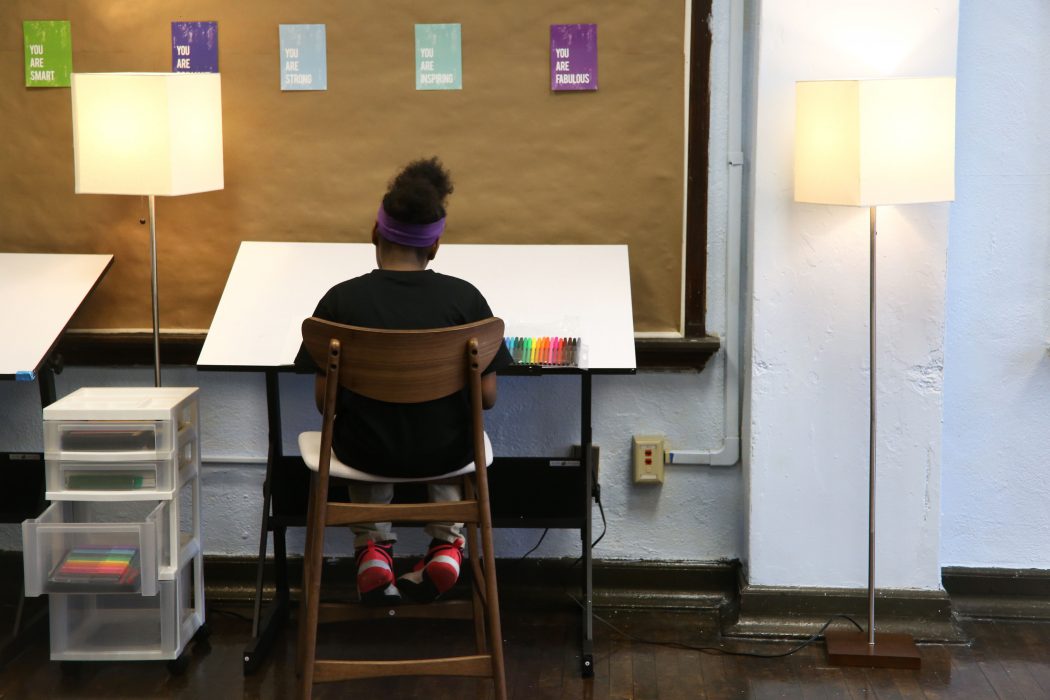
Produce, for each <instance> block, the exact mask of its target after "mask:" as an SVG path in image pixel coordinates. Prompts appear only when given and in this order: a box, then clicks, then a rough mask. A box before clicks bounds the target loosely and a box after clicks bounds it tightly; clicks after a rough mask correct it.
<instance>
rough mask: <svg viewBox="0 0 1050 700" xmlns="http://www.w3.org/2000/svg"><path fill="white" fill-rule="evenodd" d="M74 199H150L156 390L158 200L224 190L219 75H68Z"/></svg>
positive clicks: (157, 349) (157, 358)
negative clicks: (126, 196)
mask: <svg viewBox="0 0 1050 700" xmlns="http://www.w3.org/2000/svg"><path fill="white" fill-rule="evenodd" d="M71 92H72V101H73V170H74V177H75V183H76V184H75V192H77V193H78V194H131V195H144V196H147V197H149V235H150V279H151V283H152V299H153V378H154V383H155V385H156V386H160V311H159V302H158V296H157V227H156V216H155V201H154V198H155V197H156V196H175V195H182V194H192V193H194V192H209V191H211V190H221V189H222V188H223V167H222V98H221V89H220V81H219V74H218V73H74V74H73V77H72V90H71Z"/></svg>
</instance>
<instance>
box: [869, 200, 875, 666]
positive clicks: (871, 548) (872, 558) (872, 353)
mask: <svg viewBox="0 0 1050 700" xmlns="http://www.w3.org/2000/svg"><path fill="white" fill-rule="evenodd" d="M868 218H869V221H870V226H869V228H870V230H871V243H870V245H869V249H868V258H869V260H868V278H869V279H868V334H869V337H868V366H869V375H868V403H869V408H868V411H869V415H870V421H869V426H868V645H869V646H872V647H874V646H875V423H876V421H875V404H876V400H875V207H874V206H873V207H871V208H870V210H869V216H868Z"/></svg>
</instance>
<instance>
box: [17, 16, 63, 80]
mask: <svg viewBox="0 0 1050 700" xmlns="http://www.w3.org/2000/svg"><path fill="white" fill-rule="evenodd" d="M22 39H23V42H24V43H25V54H26V87H69V76H70V74H71V73H72V72H73V41H72V32H71V31H70V29H69V22H68V21H67V20H30V21H28V22H22Z"/></svg>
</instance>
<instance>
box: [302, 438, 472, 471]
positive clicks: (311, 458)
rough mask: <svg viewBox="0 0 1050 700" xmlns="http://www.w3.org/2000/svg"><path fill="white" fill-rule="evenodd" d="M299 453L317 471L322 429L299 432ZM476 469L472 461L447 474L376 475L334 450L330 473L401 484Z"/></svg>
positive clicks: (319, 459)
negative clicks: (348, 462) (341, 458)
mask: <svg viewBox="0 0 1050 700" xmlns="http://www.w3.org/2000/svg"><path fill="white" fill-rule="evenodd" d="M484 435H485V466H486V467H487V466H489V465H490V464H492V443H491V442H490V441H489V434H488V433H485V434H484ZM299 454H301V455H302V456H303V461H304V462H306V466H307V467H309V468H310V470H311V471H317V468H318V465H319V464H320V462H321V433H320V431H310V432H307V433H299ZM473 471H474V463H473V462H471V463H470V464H467V465H465V466H463V467H462V468H460V469H457V470H456V471H453V472H448V473H447V474H437V475H435V476H426V477H417V478H407V479H406V478H399V477H390V476H376V475H375V474H368V473H366V472H362V471H358V470H356V469H354V468H353V467H350V466H347V465H345V464H343V463H342V462H340V461H339V458H338V457H336V456H335V451H333V452H332V464H331V466H330V467H329V473H330V475H331V476H334V477H338V478H340V479H353V480H354V481H372V482H377V483H385V484H400V483H406V482H410V481H436V480H438V479H449V478H451V477H454V476H463V475H464V474H470V473H471V472H473Z"/></svg>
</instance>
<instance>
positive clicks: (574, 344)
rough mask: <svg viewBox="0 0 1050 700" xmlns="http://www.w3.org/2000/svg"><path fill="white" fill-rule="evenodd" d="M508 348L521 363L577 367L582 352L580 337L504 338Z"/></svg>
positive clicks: (516, 360)
mask: <svg viewBox="0 0 1050 700" xmlns="http://www.w3.org/2000/svg"><path fill="white" fill-rule="evenodd" d="M504 341H505V342H506V343H507V349H508V350H510V355H511V357H512V358H514V362H515V363H516V364H519V365H547V366H550V367H575V366H576V365H577V361H578V359H579V354H580V339H579V338H547V337H544V338H522V337H520V336H514V337H511V338H504Z"/></svg>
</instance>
